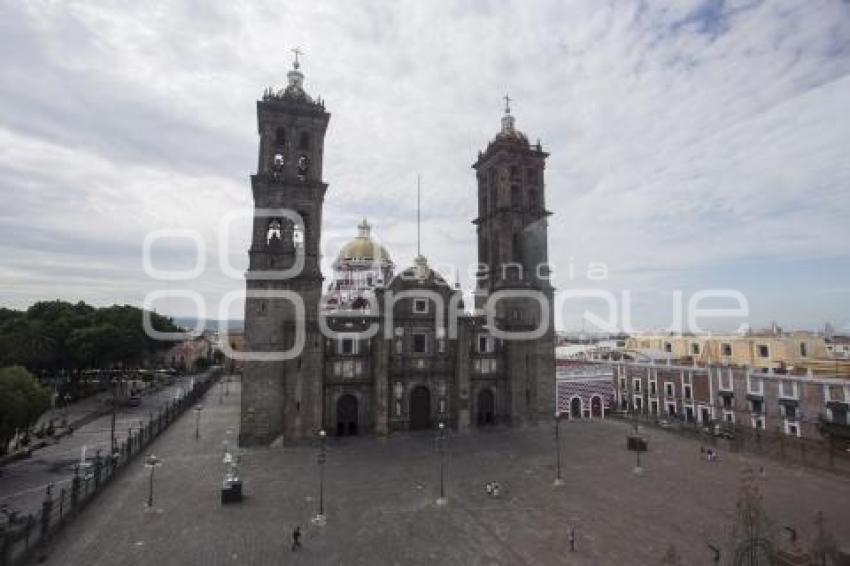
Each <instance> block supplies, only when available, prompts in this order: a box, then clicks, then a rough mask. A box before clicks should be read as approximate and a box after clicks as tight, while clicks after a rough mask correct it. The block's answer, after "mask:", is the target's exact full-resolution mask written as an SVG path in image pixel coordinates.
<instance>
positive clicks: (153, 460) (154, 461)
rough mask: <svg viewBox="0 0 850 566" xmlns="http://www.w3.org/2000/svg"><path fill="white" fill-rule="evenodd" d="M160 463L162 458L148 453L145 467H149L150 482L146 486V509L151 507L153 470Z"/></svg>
mask: <svg viewBox="0 0 850 566" xmlns="http://www.w3.org/2000/svg"><path fill="white" fill-rule="evenodd" d="M161 465H162V460H160V459H159V458H157V457H156V456H154V455H153V454H148V457H147V458H146V459H145V467H146V468H149V469H150V471H151V475H150V484H149V487H148V509H152V508H153V471H154V470H155V469H156V468H158V467H159V466H161Z"/></svg>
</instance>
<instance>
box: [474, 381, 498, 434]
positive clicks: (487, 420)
mask: <svg viewBox="0 0 850 566" xmlns="http://www.w3.org/2000/svg"><path fill="white" fill-rule="evenodd" d="M495 413H496V403H495V401H494V399H493V392H492V391H490V390H489V389H482V390H481V392H480V393H478V426H486V425H491V424H493V423H494V422H495V417H496V415H495Z"/></svg>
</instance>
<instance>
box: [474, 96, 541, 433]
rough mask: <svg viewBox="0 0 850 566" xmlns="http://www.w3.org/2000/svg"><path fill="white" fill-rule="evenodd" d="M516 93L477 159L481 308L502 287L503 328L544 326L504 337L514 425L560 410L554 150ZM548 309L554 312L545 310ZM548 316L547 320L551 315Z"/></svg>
mask: <svg viewBox="0 0 850 566" xmlns="http://www.w3.org/2000/svg"><path fill="white" fill-rule="evenodd" d="M510 102H511V99H510V98H508V97H507V96H506V97H505V114H504V116H502V125H501V126H502V127H501V130H500V131H499V133H498V134H497V135H496V137H495V138H494V139H493V140H492V141H491V142H490V143H489V144H488V145H487V149H486V150H485V151H483V152H479V154H478V160H477V161H476V162H475V163H474V164H473V165H472V167H473V168H474V169H475V171H476V177H477V181H478V218H476V219H475V220H474V221H473V224H475V225H476V226H477V230H478V262H479V264H480V269H479V272H478V276H477V280H478V281H477V283H478V285H477V291H476V305H475V306H476V309H481V308H483V307H484V305H485V303H486V301H487V299H488V297H490V296H491V295H492V294H493V293H496V292H499V291H508V292H510V293H513V294H516V292H523V291H525V292H530V293H531V294H533V295H535V296H537V297H542V298H543V300H542V301H539V300H537V299H534V298H526V297H517V296H509V295H505V298H503V299H500V300H498V302H496V303H495V310H496V313H495V314H496V321H497V327H498V328H499V329H500V330H505V331H508V332H511V333H514V334H516V333H520V332H529V331H532V330H534V329H538V328H544V329H545V332H544V333H543V334H542V336H539V337H536V338H533V339H529V338H517V339H510V340H505V350H506V359H505V369H506V372H507V378H508V380H509V386H508V390H509V396H510V401H509V404H510V414H511V420H512V421H513V422H514V424H523V423H526V422H533V421H536V420H537V419H538V417H540V416H545V417H547V418H551V417H552V415H553V414H554V410H555V343H554V319H553V312H554V309H553V307H554V305H553V289H552V285H551V284H550V282H549V265H548V261H549V253H548V220H547V219H548V217H549V216H550V215H551V212H549V211H547V210H546V200H545V191H544V187H545V185H544V169H545V167H546V158H547V157H548V156H549V154H548V153H546V152H544V151H543V149H542V148H541V146H540V142H539V141H538V142H537V144H535V145H531V144H529V143H528V138H527V137H526V136H525V134H523V133H522V132H521V131H519V130H517V129H516V125H515V118H514V116H513V115H512V114H511V109H510ZM544 311H548V312H544ZM546 319H548V322H547V323H545V324H544V321H545V320H546Z"/></svg>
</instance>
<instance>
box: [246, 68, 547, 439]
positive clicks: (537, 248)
mask: <svg viewBox="0 0 850 566" xmlns="http://www.w3.org/2000/svg"><path fill="white" fill-rule="evenodd" d="M299 67H300V65H299V63H298V61H297V60H296V61H295V63H294V65H293V69H292V70H291V71H290V72H289V73H288V75H287V79H288V84H287V86H286V87H284V88H282V89H280V90H274V89H269V90H267V91H266V92H265V94H264V96H263V98H262V99H261V100H260V101H258V102H257V118H258V130H259V136H260V148H259V163H258V167H257V173H256V174H255V175H252V177H251V188H252V191H253V196H254V205H255V215H254V222H253V232H252V239H251V247H250V249H249V252H248V253H249V267H248V271H247V273H246V286H247V297H246V301H245V338H246V349H247V350H248V352H249V355H250V359H247V360H246V361H245V365H244V372H243V380H242V387H243V389H242V411H241V422H240V432H239V440H240V443H241V444H243V445H267V444H271V443H273V442H276V441H283V442H286V443H290V442H300V441H304V440H307V439H309V438H313V437H315V435H316V434H317V433H318V432H319V431H320V430H325V431H326V432H327V433H328V434H332V435H351V434H389V433H392V432H394V431H405V430H421V429H429V428H434V427H436V426H437V424H438V423H445V424H446V425H447V426H449V427H451V428H454V429H457V430H461V431H463V430H468V429H469V428H470V427H474V426H489V425H493V424H497V423H502V424H510V425H523V424H528V423H534V422H537V421H538V420H539V419H540V418H549V419H551V418H552V415H553V413H554V410H555V402H554V394H555V362H554V321H553V318H552V314H553V306H552V296H553V290H552V287H551V285H550V282H549V274H548V265H547V261H548V252H547V231H548V229H547V217H548V216H549V214H550V213H549V212H548V211H547V210H546V208H545V198H544V197H545V194H544V168H545V161H546V158H547V156H548V154H547V153H546V152H544V151H543V150H542V148H541V146H540V143H539V142H538V143H537V144H534V145H532V144H530V143H529V141H528V139H527V137H526V136H525V135H524V134H523V133H521V132H520V131H519V130H517V129H516V127H515V122H514V117H513V116H512V115H511V113H510V108H509V107H508V106H507V105H506V108H505V114H504V116H503V117H502V124H501V129H500V131H499V133H498V134H497V135H496V136H495V138H494V139H493V140H492V141H490V142H489V143H488V145H487V147H486V149H485V150H483V151H481V152H479V155H478V158H477V160H476V161H475V163H474V164H473V165H472V167H473V169H474V170H475V172H476V183H477V200H478V215H477V218H475V219H474V220H473V225H474V226H475V229H476V231H477V236H478V259H479V270H478V273H477V276H476V281H477V284H476V285H477V286H476V290H475V293H474V305H465V304H464V301H463V297H462V292H461V290H460V289H459V288H458V286H457V285H451V284H450V283H449V282H447V281H446V280H445V279H444V278H443V277H442V276H441V275H440V274H439V273H437V272H436V271H435V270H433V269H431V268H430V266H429V265H428V261H427V259H426V258H424V257H423V256H421V255H419V256H417V257H416V258H414V260H413V262H412V265H409V266H408V267H406V268H404V269H401V270H399V271H398V272H396V266H395V264H394V262H393V261H392V259H391V257H390V254H389V252H388V251H387V250H386V249H385V248H384V247H383V246H381V245H380V244H378V243H377V242H375V241H374V240H373V238H372V235H371V226H370V225H369V223H368V222H367V221H366V220H365V219H364V220H363V222H362V223H361V224H360V225H359V226H358V227H357V234H356V236H355V237H354V238H353V239H352V240H351V241H350V242H349V243H347V244H346V245H345V246H343V247H342V249H341V250H340V252H339V254H338V255H337V257H336V259H335V261H334V263H333V271H334V273H333V277H332V279H331V281H330V283H329V284H328V285H325V281H324V279H323V276H322V273H321V270H320V267H319V265H320V264H319V262H320V254H319V242H320V238H321V226H322V208H323V203H324V198H325V193H326V191H327V188H328V185H327V184H326V183H325V182H324V181H323V178H322V159H323V146H324V136H325V132H326V130H327V126H328V122H329V119H330V114H328V113H327V112H326V110H325V106H324V103H323V101H321V100H320V99H313V98H312V97H311V96H309V95H308V94H307V93H306V91H305V90H304V86H303V81H304V75H303V74H302V72H301V71H300V68H299ZM507 102H509V100H507Z"/></svg>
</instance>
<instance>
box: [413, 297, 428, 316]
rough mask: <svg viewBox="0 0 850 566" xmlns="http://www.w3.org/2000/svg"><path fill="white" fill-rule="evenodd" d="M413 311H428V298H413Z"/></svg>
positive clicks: (420, 312)
mask: <svg viewBox="0 0 850 566" xmlns="http://www.w3.org/2000/svg"><path fill="white" fill-rule="evenodd" d="M413 312H415V313H419V314H422V313H426V312H428V300H427V299H413Z"/></svg>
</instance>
